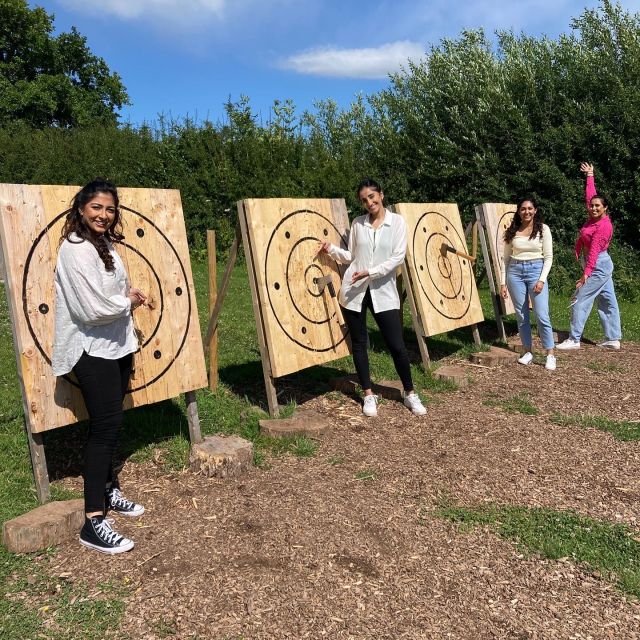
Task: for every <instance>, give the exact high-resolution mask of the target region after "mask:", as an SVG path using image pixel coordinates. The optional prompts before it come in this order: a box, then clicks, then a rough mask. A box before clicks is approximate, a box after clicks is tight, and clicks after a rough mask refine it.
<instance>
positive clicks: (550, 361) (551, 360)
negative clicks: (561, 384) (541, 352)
mask: <svg viewBox="0 0 640 640" xmlns="http://www.w3.org/2000/svg"><path fill="white" fill-rule="evenodd" d="M544 368H545V369H546V370H547V371H555V370H556V357H555V356H554V355H551V354H549V355H548V356H547V362H546V364H545V365H544Z"/></svg>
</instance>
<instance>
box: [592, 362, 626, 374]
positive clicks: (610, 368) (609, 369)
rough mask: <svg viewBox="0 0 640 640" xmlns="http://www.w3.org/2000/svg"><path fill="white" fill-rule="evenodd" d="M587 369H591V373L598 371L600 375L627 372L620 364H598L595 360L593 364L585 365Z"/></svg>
mask: <svg viewBox="0 0 640 640" xmlns="http://www.w3.org/2000/svg"><path fill="white" fill-rule="evenodd" d="M585 367H587V369H591V371H597V372H598V373H626V372H627V370H626V369H625V368H624V367H621V366H620V365H619V364H616V363H615V362H598V361H597V360H594V361H593V362H587V364H586V365H585Z"/></svg>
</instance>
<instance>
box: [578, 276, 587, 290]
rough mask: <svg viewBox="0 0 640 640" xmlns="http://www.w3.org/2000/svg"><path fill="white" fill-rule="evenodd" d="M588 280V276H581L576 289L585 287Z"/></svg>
mask: <svg viewBox="0 0 640 640" xmlns="http://www.w3.org/2000/svg"><path fill="white" fill-rule="evenodd" d="M586 282H587V276H582V278H580V280H578V282H576V289H579V288H580V287H583V286H584V285H585V283H586Z"/></svg>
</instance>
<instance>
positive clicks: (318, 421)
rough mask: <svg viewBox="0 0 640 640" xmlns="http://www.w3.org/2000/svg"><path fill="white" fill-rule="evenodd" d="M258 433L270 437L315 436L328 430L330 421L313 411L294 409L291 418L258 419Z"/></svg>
mask: <svg viewBox="0 0 640 640" xmlns="http://www.w3.org/2000/svg"><path fill="white" fill-rule="evenodd" d="M259 423H260V433H261V434H263V435H265V436H271V437H272V438H284V437H286V436H308V437H309V438H316V437H318V436H321V435H323V434H324V433H326V432H327V431H328V430H329V427H330V426H331V423H330V422H329V421H328V420H327V419H326V418H325V417H324V416H321V415H320V414H319V413H316V412H315V411H296V413H295V414H294V415H293V416H292V417H291V418H283V419H279V420H260V421H259Z"/></svg>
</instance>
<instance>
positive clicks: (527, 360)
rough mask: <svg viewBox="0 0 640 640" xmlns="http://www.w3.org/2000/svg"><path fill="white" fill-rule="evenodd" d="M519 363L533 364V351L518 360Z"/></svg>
mask: <svg viewBox="0 0 640 640" xmlns="http://www.w3.org/2000/svg"><path fill="white" fill-rule="evenodd" d="M518 362H519V363H520V364H531V363H532V362H533V353H531V351H527V353H525V354H524V355H523V356H520V357H519V358H518Z"/></svg>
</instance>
